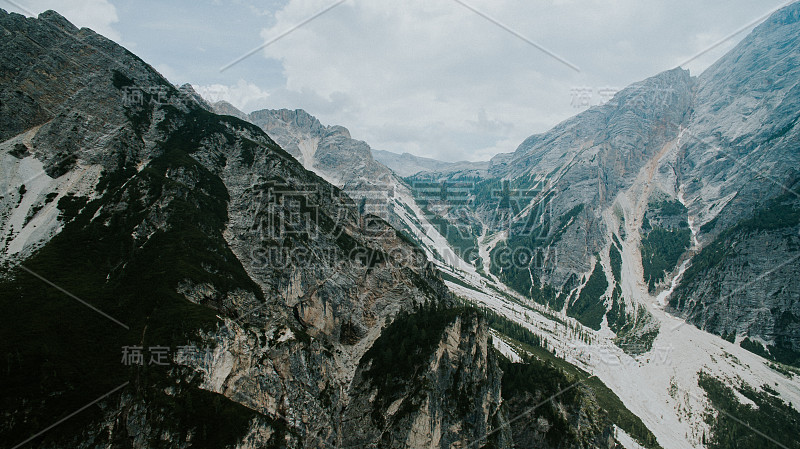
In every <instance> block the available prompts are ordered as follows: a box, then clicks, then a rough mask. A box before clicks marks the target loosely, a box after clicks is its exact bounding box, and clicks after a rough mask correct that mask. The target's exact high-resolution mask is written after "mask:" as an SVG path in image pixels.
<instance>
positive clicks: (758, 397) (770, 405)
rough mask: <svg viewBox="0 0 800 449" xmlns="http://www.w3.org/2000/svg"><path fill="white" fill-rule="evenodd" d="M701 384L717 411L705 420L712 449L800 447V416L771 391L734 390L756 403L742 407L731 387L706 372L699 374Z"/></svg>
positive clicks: (709, 446) (709, 445)
mask: <svg viewBox="0 0 800 449" xmlns="http://www.w3.org/2000/svg"><path fill="white" fill-rule="evenodd" d="M698 384H699V385H700V387H702V388H703V390H705V391H706V394H707V395H708V398H709V400H710V401H711V404H712V406H713V407H714V409H716V411H717V412H716V416H714V414H712V413H709V414H708V415H707V417H706V422H708V424H709V425H710V426H711V435H710V436H708V437H706V444H707V447H708V448H709V449H729V448H748V449H749V448H753V449H758V448H764V449H768V448H769V449H772V448H775V447H787V448H800V433H798V432H797V429H800V413H798V412H797V410H795V409H794V408H793V407H792V406H790V405H789V404H786V403H785V402H783V401H782V400H781V399H780V398H779V397H778V396H776V395H775V393H774V392H771V391H770V390H771V389H770V388H765V389H764V390H765V391H764V392H759V391H755V390H753V389H752V388H750V387H747V386H746V387H743V388H737V387H734V388H736V390H737V391H738V392H739V393H741V394H742V395H744V396H745V397H746V398H748V399H750V400H751V401H753V402H754V403H755V405H756V406H755V407H753V406H752V405H745V404H742V403H741V402H740V401H739V399H738V398H737V397H736V395H735V393H734V391H733V390H732V389H731V387H729V386H727V385H726V384H725V383H723V382H722V381H720V380H719V379H717V378H715V377H713V376H711V375H709V374H707V373H705V372H700V377H699V379H698Z"/></svg>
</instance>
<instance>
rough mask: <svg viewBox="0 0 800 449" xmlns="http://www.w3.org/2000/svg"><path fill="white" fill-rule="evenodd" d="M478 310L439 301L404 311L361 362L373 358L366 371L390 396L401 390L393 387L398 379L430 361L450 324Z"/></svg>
mask: <svg viewBox="0 0 800 449" xmlns="http://www.w3.org/2000/svg"><path fill="white" fill-rule="evenodd" d="M477 313H478V312H477V310H475V309H470V308H466V307H456V308H445V307H441V306H438V305H437V304H436V303H432V304H431V303H428V304H423V305H421V306H418V307H416V308H415V309H414V310H413V311H411V312H408V311H405V310H404V311H401V312H400V313H399V314H398V315H397V316H396V317H395V319H394V321H392V324H390V325H389V326H388V327H386V328H385V329H384V330H383V332H382V333H381V336H380V337H379V338H378V339H377V340H376V341H375V344H374V345H372V347H371V348H370V349H369V350H368V351H367V352H366V354H364V358H363V360H362V363H365V362H366V363H369V362H371V365H370V368H369V369H368V370H367V371H366V372H365V375H366V376H367V377H368V378H370V379H372V380H373V382H374V383H375V384H376V385H377V386H378V388H379V390H380V392H381V396H383V397H386V395H388V396H390V397H391V396H392V395H393V394H394V393H398V391H396V390H394V388H393V386H394V385H395V383H396V380H399V379H405V380H408V379H411V378H413V375H414V373H415V372H416V371H418V370H419V369H420V368H421V367H422V366H424V365H427V364H428V362H429V361H430V360H429V359H430V356H431V353H432V351H433V348H434V347H435V346H436V344H437V343H439V341H440V340H441V338H442V333H443V332H444V329H445V327H447V325H448V324H450V323H452V322H453V321H454V320H455V319H456V317H458V316H461V317H463V318H468V317H469V316H472V315H476V314H477ZM394 399H396V398H394ZM394 399H391V400H389V402H387V403H386V404H385V405H386V406H388V405H389V404H391V403H392V401H394Z"/></svg>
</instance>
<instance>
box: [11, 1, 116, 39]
mask: <svg viewBox="0 0 800 449" xmlns="http://www.w3.org/2000/svg"><path fill="white" fill-rule="evenodd" d="M16 3H18V4H19V5H20V6H22V7H23V9H20V8H17V7H15V6H11V5H3V6H9V8H8V9H9V10H10V11H14V12H18V13H20V14H26V15H29V14H31V13H33V14H37V15H38V14H39V13H42V12H44V11H47V10H48V9H52V10H54V11H56V12H58V13H59V14H61V15H62V16H64V17H66V18H67V20H69V21H70V22H72V23H73V24H75V26H77V27H79V28H82V27H87V28H90V29H92V30H93V31H95V32H97V33H99V34H102V35H103V36H105V37H107V38H109V39H111V40H114V41H116V42H120V41H121V40H122V36H121V35H120V34H119V32H117V31H116V30H115V29H114V27H113V25H114V24H115V23H117V22H119V17H118V16H117V8H115V7H114V5H112V4H111V3H110V2H109V1H108V0H18V1H17V2H16Z"/></svg>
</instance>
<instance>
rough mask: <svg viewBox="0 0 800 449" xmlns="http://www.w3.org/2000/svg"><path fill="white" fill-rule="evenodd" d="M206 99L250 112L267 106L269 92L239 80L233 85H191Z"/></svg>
mask: <svg viewBox="0 0 800 449" xmlns="http://www.w3.org/2000/svg"><path fill="white" fill-rule="evenodd" d="M192 87H194V90H195V91H196V92H197V93H199V94H200V95H201V96H202V97H203V98H205V99H206V100H208V101H210V102H212V103H214V102H217V101H220V100H224V101H227V102H228V103H230V104H232V105H234V106H236V108H238V109H239V110H241V111H244V112H252V111H254V110H256V109H263V108H266V107H267V103H266V101H267V99H268V98H269V96H270V95H269V94H268V93H267V92H265V91H264V90H262V89H261V88H260V87H258V86H256V85H255V84H253V83H248V82H246V81H244V80H239V82H237V83H236V84H235V85H232V86H226V85H224V84H210V85H205V86H192Z"/></svg>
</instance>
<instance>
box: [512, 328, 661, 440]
mask: <svg viewBox="0 0 800 449" xmlns="http://www.w3.org/2000/svg"><path fill="white" fill-rule="evenodd" d="M531 336H532V337H528V338H533V337H535V336H534V335H533V334H531ZM512 343H514V346H518V347H520V348H522V349H523V350H525V351H527V352H528V353H529V354H530V357H528V358H526V359H525V361H524V363H521V364H520V363H515V364H512V363H511V362H510V361H508V360H506V359H504V358H503V357H502V356H501V357H500V359H501V365H500V366H501V368H502V370H503V398H504V400H509V399H510V398H513V397H514V396H515V395H518V394H519V393H523V394H524V392H526V391H527V392H529V393H530V394H531V395H535V394H536V392H540V393H541V394H542V395H543V400H544V399H547V398H549V397H550V396H552V395H554V394H556V393H558V392H559V391H561V389H563V388H566V387H569V386H571V385H575V387H574V388H572V389H570V390H569V391H568V392H567V393H569V392H570V391H573V390H574V393H573V396H571V397H572V398H573V399H574V400H573V401H569V400H567V401H565V400H563V399H562V398H561V397H559V399H558V402H562V403H566V405H568V406H572V407H574V406H576V405H580V404H582V406H584V407H587V406H589V404H590V403H591V402H595V403H596V405H597V406H598V407H599V411H598V412H596V413H598V414H599V418H597V421H598V422H604V421H606V422H609V423H613V424H616V425H617V426H619V427H620V428H621V429H622V430H624V431H625V432H626V433H628V434H629V435H631V436H632V437H633V438H634V439H636V441H638V442H639V444H641V445H642V446H644V447H646V448H648V449H657V448H660V447H661V446H660V445H659V444H658V442H657V441H656V438H655V435H653V433H652V432H650V430H649V429H648V428H647V426H645V424H644V423H643V422H642V420H641V419H639V417H637V416H636V415H634V414H633V413H632V412H631V411H630V410H628V409H627V408H626V407H625V405H624V404H623V403H622V401H621V400H620V399H619V397H618V396H617V395H616V394H615V393H614V392H613V391H611V389H609V388H608V387H606V386H605V385H604V384H603V383H602V382H601V381H600V380H599V379H597V378H596V377H593V376H590V375H589V374H588V373H586V372H585V371H583V370H581V369H580V368H577V367H575V366H574V365H571V364H569V363H567V362H565V361H564V360H562V359H560V358H558V357H556V356H555V355H553V354H552V353H551V352H550V351H548V350H546V349H544V348H541V347H534V346H530V345H527V344H525V343H521V342H520V341H518V340H517V341H515V342H512ZM526 365H527V366H526ZM512 367H513V368H512ZM542 376H545V377H542ZM554 386H555V387H558V386H560V388H558V389H554ZM547 393H549V395H547ZM509 394H510V395H511V396H508V395H509ZM565 395H566V394H565ZM543 400H542V401H541V402H544V401H543ZM548 402H549V401H548ZM538 403H539V402H537V403H535V404H527V405H529V406H532V405H536V404H538ZM543 407H544V406H543ZM525 410H527V408H520V412H523V411H525ZM538 411H539V410H538V409H537V410H536V412H534V413H531V415H530V416H529V417H528V418H529V419H526V420H520V421H523V422H524V423H525V426H528V427H530V424H529V423H530V422H531V421H532V420H533V418H535V417H536V416H539V415H538ZM545 413H546V412H545ZM509 416H515V415H513V414H509ZM522 431H523V432H524V431H525V430H524V429H522ZM564 435H567V437H566V438H570V435H572V436H573V437H574V433H570V431H566V432H565V433H564ZM567 441H568V440H567ZM573 442H574V441H573ZM521 447H532V446H530V445H528V446H524V445H523V446H521ZM533 447H535V446H533ZM561 447H578V446H577V445H569V444H567V445H565V446H561Z"/></svg>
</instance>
